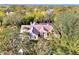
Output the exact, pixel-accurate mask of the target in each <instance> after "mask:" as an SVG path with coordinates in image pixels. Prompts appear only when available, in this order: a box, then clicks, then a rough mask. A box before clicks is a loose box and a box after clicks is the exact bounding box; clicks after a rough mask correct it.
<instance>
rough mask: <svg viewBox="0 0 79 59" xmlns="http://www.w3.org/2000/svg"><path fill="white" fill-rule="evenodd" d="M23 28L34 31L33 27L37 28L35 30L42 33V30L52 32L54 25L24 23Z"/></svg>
mask: <svg viewBox="0 0 79 59" xmlns="http://www.w3.org/2000/svg"><path fill="white" fill-rule="evenodd" d="M28 28H29V29H28ZM21 29H22V30H26V32H28V31H32V30H33V29H35V31H34V32H39V33H41V32H51V31H52V30H53V27H52V25H50V24H48V23H39V24H35V25H33V26H31V25H22V26H21Z"/></svg>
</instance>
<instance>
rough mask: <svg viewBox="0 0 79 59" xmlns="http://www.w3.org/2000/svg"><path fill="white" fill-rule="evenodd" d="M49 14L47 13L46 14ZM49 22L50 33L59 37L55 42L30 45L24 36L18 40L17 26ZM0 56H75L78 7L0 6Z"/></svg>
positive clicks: (78, 46) (77, 50)
mask: <svg viewBox="0 0 79 59" xmlns="http://www.w3.org/2000/svg"><path fill="white" fill-rule="evenodd" d="M50 9H51V10H53V11H52V12H50V11H49V10H50ZM34 21H35V22H40V23H42V22H45V21H50V22H51V23H52V24H54V31H55V32H59V33H61V37H60V38H55V37H54V35H53V34H51V33H49V34H50V35H49V37H50V38H49V39H48V40H45V39H43V38H41V39H39V40H37V41H30V40H29V38H28V34H27V33H24V34H23V35H24V40H21V39H19V32H20V28H21V25H27V24H28V25H29V24H30V22H34ZM0 54H1V55H19V54H23V55H77V54H79V7H78V6H21V5H11V6H4V5H3V6H2V5H1V6H0Z"/></svg>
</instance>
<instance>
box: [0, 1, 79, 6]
mask: <svg viewBox="0 0 79 59" xmlns="http://www.w3.org/2000/svg"><path fill="white" fill-rule="evenodd" d="M0 4H78V5H79V0H0Z"/></svg>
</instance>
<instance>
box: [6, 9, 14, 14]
mask: <svg viewBox="0 0 79 59" xmlns="http://www.w3.org/2000/svg"><path fill="white" fill-rule="evenodd" d="M5 13H6V15H13V14H14V11H12V10H5Z"/></svg>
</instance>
